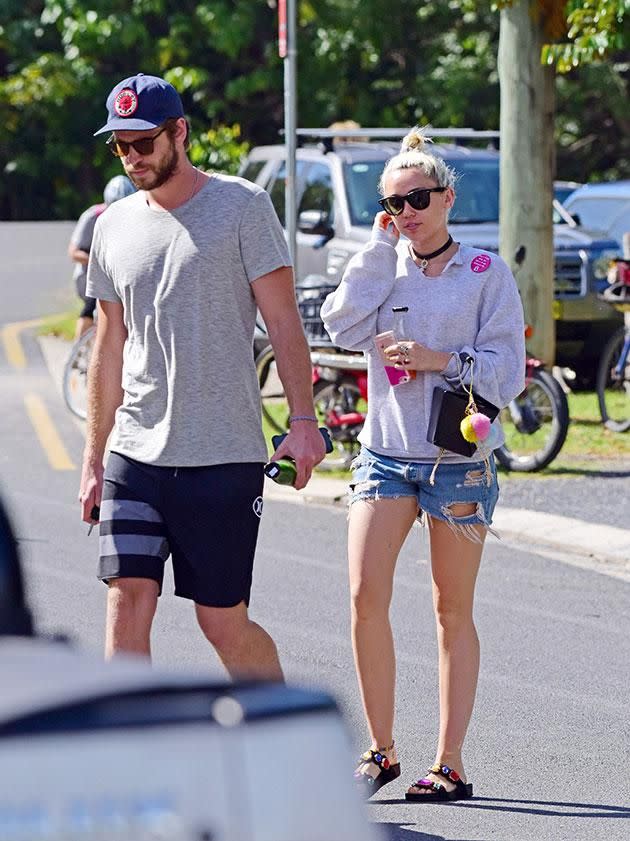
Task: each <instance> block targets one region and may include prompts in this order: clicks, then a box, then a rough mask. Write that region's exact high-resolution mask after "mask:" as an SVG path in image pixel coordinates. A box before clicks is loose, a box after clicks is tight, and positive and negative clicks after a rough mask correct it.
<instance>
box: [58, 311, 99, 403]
mask: <svg viewBox="0 0 630 841" xmlns="http://www.w3.org/2000/svg"><path fill="white" fill-rule="evenodd" d="M95 338H96V325H93V326H92V327H90V328H89V329H88V330H86V331H85V333H84V334H83V335H82V336H81V337H80V338H78V339H77V341H76V342H75V343H74V344H73V346H72V349H71V350H70V356H69V357H68V360H67V362H66V364H65V367H64V370H63V380H62V388H63V396H64V400H65V401H66V405H67V407H68V408H69V409H70V411H71V412H72V413H73V414H75V415H76V416H77V417H78V418H81V419H82V420H85V419H86V418H87V375H88V368H89V365H90V359H91V358H92V350H93V349H94V340H95Z"/></svg>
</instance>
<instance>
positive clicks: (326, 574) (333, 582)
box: [0, 226, 630, 841]
mask: <svg viewBox="0 0 630 841" xmlns="http://www.w3.org/2000/svg"><path fill="white" fill-rule="evenodd" d="M1 229H2V226H0V231H1ZM42 277H43V275H42V274H41V273H36V274H34V275H33V276H32V278H31V275H29V273H28V271H27V270H26V269H22V270H21V275H20V282H19V284H17V283H16V284H15V286H14V287H13V288H12V290H13V291H12V297H11V307H10V309H9V310H7V313H9V316H10V318H11V319H13V318H15V319H28V318H32V317H33V316H35V315H40V314H42V313H43V312H44V311H46V310H45V307H46V306H47V305H48V302H49V301H50V300H56V299H57V296H59V299H61V298H63V297H64V296H65V298H66V300H67V298H68V294H69V292H68V281H67V278H63V280H62V279H58V280H57V281H55V280H54V279H52V278H51V279H49V282H48V286H47V285H46V283H45V282H44V281H43V280H41V279H42ZM14 280H15V278H14ZM40 280H41V285H40ZM55 284H57V285H55ZM22 298H23V299H24V300H22ZM0 320H1V321H2V323H3V325H6V323H7V322H8V321H9V317H7V315H6V314H5V311H4V309H3V311H2V316H1V318H0ZM22 344H23V347H24V352H25V356H26V366H25V367H24V368H22V369H17V368H16V367H15V366H14V365H13V364H12V363H10V362H9V361H8V359H7V358H6V354H5V353H4V352H2V350H1V349H0V383H1V388H2V392H1V393H2V412H0V441H1V442H2V443H1V445H0V488H1V489H2V491H3V493H4V494H5V495H6V496H7V499H8V502H9V507H10V510H11V512H12V514H13V516H14V518H15V522H16V527H17V533H18V537H19V542H20V548H21V551H22V554H23V557H24V562H25V569H26V575H27V583H28V596H29V602H30V604H31V606H32V608H33V612H34V615H35V617H36V625H37V628H38V630H39V631H40V632H44V633H62V634H66V635H68V636H69V637H70V638H71V640H72V641H73V642H74V644H76V645H79V646H81V647H82V648H84V649H87V650H88V651H92V652H94V654H95V656H100V651H101V648H102V627H103V617H104V595H105V592H104V587H103V585H101V584H100V583H99V582H97V581H96V579H95V577H94V569H95V562H96V551H97V541H96V536H95V534H93V535H92V537H91V538H88V537H87V534H86V527H85V525H84V524H82V523H80V521H79V516H78V504H77V502H76V492H77V488H78V481H79V474H78V465H79V460H80V454H81V449H82V443H83V441H82V433H81V430H80V428H79V426H78V425H77V424H75V422H74V421H73V420H72V419H71V418H70V416H69V415H68V413H67V412H66V410H65V408H64V406H63V405H62V402H61V399H60V396H59V392H58V389H57V387H56V385H55V384H54V383H53V382H52V380H51V378H50V376H49V374H48V371H47V369H46V367H45V365H44V361H43V357H42V355H41V350H40V348H39V345H38V343H37V342H36V340H35V338H34V337H33V336H32V333H31V332H30V331H29V330H28V329H27V330H25V331H23V333H22ZM33 397H35V398H38V399H39V401H40V402H39V404H38V403H37V401H36V400H35V401H34V400H33ZM37 405H39V406H40V408H41V406H42V405H43V407H44V410H45V412H46V416H47V418H48V423H49V425H50V427H51V428H53V429H54V430H56V432H57V434H58V442H57V443H58V444H60V445H61V448H62V449H63V451H64V452H65V455H66V457H67V462H66V463H65V466H62V467H53V466H52V464H51V462H50V452H51V450H50V446H49V448H48V449H46V448H45V446H44V445H43V443H42V441H41V440H40V438H39V437H38V435H37V433H36V431H35V429H36V428H35V426H34V425H33V418H37V417H38V415H37V413H33V406H37ZM29 407H30V409H29ZM39 417H41V414H40V415H39ZM53 450H56V452H57V453H59V452H60V450H59V447H58V446H57V445H55V447H53ZM529 481H530V480H526V482H525V483H523V481H522V480H517V481H515V482H514V483H513V485H512V483H511V481H510V480H508V481H504V504H505V498H506V496H507V497H508V499H510V496H509V494H510V493H511V492H512V491H511V488H512V487H514V488H515V490H514V492H513V494H514V495H513V496H512V497H511V499H512V500H514V499H517V500H518V502H514V503H512V502H510V503H509V504H515V505H519V506H523V504H524V500H525V499H526V494H527V493H529V491H526V490H525V489H526V488H527V487H528V484H527V482H529ZM531 481H532V482H536V481H537V480H531ZM549 481H556V480H548V481H544V482H540V481H538V483H537V484H536V485H535V486H534V485H533V484H532V485H530V487H532V488H533V487H535V488H536V490H535V491H532V492H531V493H532V494H533V496H532V499H533V500H534V502H535V503H536V504H537V500H539V499H541V498H542V497H540V496H539V495H540V494H542V493H543V491H542V490H540V489H541V488H549V487H550V485H549ZM572 481H580V480H571V479H569V480H566V482H564V480H563V482H564V484H566V486H567V490H566V491H563V493H565V494H571V493H573V491H572V490H571V487H572V486H571V482H572ZM584 481H585V482H586V483H587V484H586V487H587V488H588V489H589V491H588V493H586V494H585V491H584V490H581V491H579V492H577V494H576V497H575V499H576V501H580V502H581V504H585V503H586V501H587V500H588V501H589V503H590V500H591V499H593V498H597V497H598V495H599V494H604V495H605V494H606V492H607V491H606V489H607V488H608V487H609V485H607V482H609V481H610V480H609V479H607V478H606V477H598V478H587V479H585V480H584ZM626 484H627V482H626ZM508 487H509V488H510V490H506V488H508ZM519 494H520V496H519ZM555 495H556V492H555V491H554V493H553V494H552V496H555ZM567 498H568V497H567ZM608 498H610V497H608ZM540 504H541V505H542V504H543V503H542V502H541V503H540ZM549 504H551V500H550V501H549ZM545 510H550V509H545ZM563 513H565V514H566V513H568V512H567V511H566V507H563ZM571 513H572V516H578V512H577V511H572V512H571ZM600 521H601V522H603V520H600ZM345 528H346V523H345V511H344V510H343V509H342V508H340V507H334V506H321V505H294V504H291V503H286V502H283V501H277V500H268V501H267V502H266V504H265V513H264V515H263V521H262V528H261V537H260V544H259V551H258V555H257V561H256V571H255V579H254V590H253V599H252V616H253V618H254V619H256V620H257V621H259V622H261V623H262V624H263V625H264V626H265V627H266V628H267V629H268V630H269V631H270V632H271V633H272V634H273V636H274V638H275V639H276V642H277V644H278V648H279V651H280V654H281V659H282V662H283V665H284V668H285V671H286V675H287V678H288V680H290V681H291V682H297V683H302V684H306V685H316V686H319V687H323V688H327V689H328V690H329V691H331V692H332V693H333V694H334V696H335V697H336V698H337V699H338V701H339V703H340V705H341V708H342V710H343V712H344V716H345V720H346V723H347V732H348V738H349V741H350V742H351V743H352V746H353V749H354V750H356V751H357V752H359V751H360V750H362V749H363V748H364V747H365V746H366V731H365V727H364V724H363V721H362V715H361V710H360V704H359V701H358V697H357V689H356V684H355V678H354V670H353V665H352V655H351V648H350V642H349V627H348V625H349V613H348V585H347V577H346V570H345ZM208 541H209V545H210V546H212V544H213V536H212V535H209V536H208ZM171 591H172V587H171V585H170V578H169V579H167V583H166V586H165V595H164V597H163V598H162V599H161V603H160V606H159V610H158V616H157V618H156V622H155V629H154V635H153V649H154V659H155V662H156V663H157V664H160V665H164V666H167V667H171V668H173V669H180V668H186V669H192V670H195V671H200V670H201V671H206V670H207V671H209V672H216V673H217V674H222V672H221V667H220V665H219V663H218V661H217V658H216V657H215V655H214V654H213V652H212V651H211V649H210V648H209V647H208V645H207V644H206V643H205V642H204V640H203V639H202V638H201V633H200V632H199V631H198V629H197V628H196V627H195V624H194V616H193V611H192V608H191V606H190V605H189V604H188V603H187V602H185V601H183V600H181V599H175V598H174V597H173V596H172V595H171ZM629 596H630V584H628V583H627V582H625V581H622V580H620V579H617V578H613V577H609V576H608V575H604V574H600V573H599V572H596V571H593V570H589V569H580V568H578V567H575V566H573V565H571V564H566V563H563V562H562V561H561V560H556V559H554V558H553V557H550V556H549V554H539V553H538V552H537V551H533V550H532V548H531V547H530V546H529V545H528V543H527V541H525V540H523V542H522V544H521V545H517V544H515V543H514V542H512V543H510V544H508V545H502V544H501V543H499V542H497V541H493V540H492V541H489V542H488V545H487V549H486V552H485V560H484V563H483V566H482V571H481V575H480V580H479V586H478V597H477V606H476V619H477V625H478V630H479V635H480V638H481V643H482V667H481V677H480V683H479V692H478V700H477V706H476V710H475V715H474V718H473V722H472V725H471V729H470V733H469V737H468V740H467V749H466V760H467V770H468V774H469V778H470V780H471V781H472V782H473V784H474V787H475V798H474V799H473V800H472V801H470V802H464V803H461V802H460V803H456V804H450V805H442V806H436V805H417V804H407V803H406V802H405V801H404V799H403V794H404V790H405V788H406V786H407V785H408V783H409V782H410V781H411V779H412V778H414V777H417V776H418V775H419V774H421V773H422V772H423V771H424V770H425V769H426V767H428V765H429V764H430V763H431V761H432V759H433V750H434V742H435V735H436V729H437V705H436V683H437V669H436V655H435V632H434V628H433V619H432V611H431V591H430V578H429V569H428V564H427V545H426V542H425V538H424V537H423V535H422V534H421V532H420V531H419V530H414V531H413V533H412V534H411V535H410V537H409V539H408V541H407V542H406V544H405V546H404V548H403V551H402V554H401V559H400V563H399V568H398V570H397V578H396V590H395V595H394V601H393V606H392V621H393V626H394V632H395V636H396V641H397V648H398V714H397V725H396V739H397V742H398V745H399V748H400V758H401V762H402V766H403V773H402V777H401V779H400V780H399V781H397V782H396V783H394V784H392V785H390V786H388V787H387V788H385V789H383V791H382V792H379V794H378V795H377V796H376V798H375V802H373V803H370V804H368V805H367V809H368V814H369V815H370V818H371V819H372V820H373V821H374V822H376V823H378V824H380V825H381V826H382V828H383V831H384V836H385V838H387V839H388V841H407V839H408V841H416V839H417V841H445V840H446V839H448V841H489V839H499V841H532V840H535V841H538V840H539V839H540V840H541V841H542V840H543V839H549V841H564V839H566V841H587V839H588V841H599V839H602V841H604V839H606V841H611V839H612V841H617V840H618V841H621V839H625V838H627V837H628V834H629V827H630V823H629V820H630V796H629V790H628V789H629V787H628V772H627V767H628V761H629V760H630V756H629V753H630V727H629V718H628V702H627V694H628V683H629V681H628V663H629V662H630V639H629V634H628V629H629V628H630V599H629ZM340 756H341V757H342V758H343V760H342V761H345V756H346V754H345V746H340ZM329 761H330V762H335V761H339V757H336V756H331V757H329ZM325 772H326V769H325V765H321V764H318V765H316V766H315V767H314V768H313V773H325ZM348 773H351V768H350V766H349V767H348ZM304 837H305V838H307V837H308V834H307V829H306V830H305V836H304ZM296 841H299V839H296Z"/></svg>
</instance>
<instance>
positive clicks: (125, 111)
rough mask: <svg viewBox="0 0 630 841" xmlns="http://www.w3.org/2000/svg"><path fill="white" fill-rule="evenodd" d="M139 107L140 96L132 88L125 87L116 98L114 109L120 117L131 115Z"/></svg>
mask: <svg viewBox="0 0 630 841" xmlns="http://www.w3.org/2000/svg"><path fill="white" fill-rule="evenodd" d="M137 107H138V97H137V95H136V92H135V91H132V90H131V88H124V89H123V90H121V92H120V93H119V94H118V96H117V97H116V99H115V100H114V111H115V112H116V113H117V114H118V116H119V117H131V115H132V114H133V113H134V112H135V110H136V108H137Z"/></svg>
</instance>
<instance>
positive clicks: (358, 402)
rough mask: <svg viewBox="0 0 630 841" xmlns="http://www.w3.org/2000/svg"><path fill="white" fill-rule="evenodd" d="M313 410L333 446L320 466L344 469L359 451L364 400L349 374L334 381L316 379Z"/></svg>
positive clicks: (365, 407) (330, 468)
mask: <svg viewBox="0 0 630 841" xmlns="http://www.w3.org/2000/svg"><path fill="white" fill-rule="evenodd" d="M313 399H314V402H315V411H316V413H317V417H318V419H319V422H320V425H321V426H325V427H326V428H327V429H328V432H329V433H330V437H331V440H332V442H333V445H334V450H333V452H332V453H329V454H328V455H327V456H326V458H325V459H324V460H323V461H322V462H320V464H319V465H318V469H321V470H347V469H348V468H349V467H350V464H351V462H352V459H353V458H354V457H355V455H356V454H357V453H358V451H359V448H360V444H359V442H358V440H357V438H358V436H359V433H360V432H361V430H362V429H363V423H364V420H365V413H366V411H367V404H366V402H365V400H364V399H363V397H362V396H361V390H360V389H359V386H358V384H357V382H356V380H354V379H353V378H352V377H348V376H343V377H341V378H340V379H339V380H338V381H336V382H330V381H329V380H319V381H318V382H317V383H315V387H314V388H313Z"/></svg>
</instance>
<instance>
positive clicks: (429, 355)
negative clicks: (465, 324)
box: [385, 339, 451, 371]
mask: <svg viewBox="0 0 630 841" xmlns="http://www.w3.org/2000/svg"><path fill="white" fill-rule="evenodd" d="M385 356H386V357H387V358H388V359H389V360H390V362H391V364H392V365H393V366H394V368H402V369H404V370H406V371H443V370H444V369H445V368H446V366H447V365H448V363H449V360H450V358H451V355H450V353H444V352H443V351H441V350H431V348H428V347H426V346H425V345H421V344H419V343H418V342H414V341H412V340H410V339H409V340H401V341H400V342H396V344H395V345H389V346H388V347H386V348H385Z"/></svg>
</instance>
